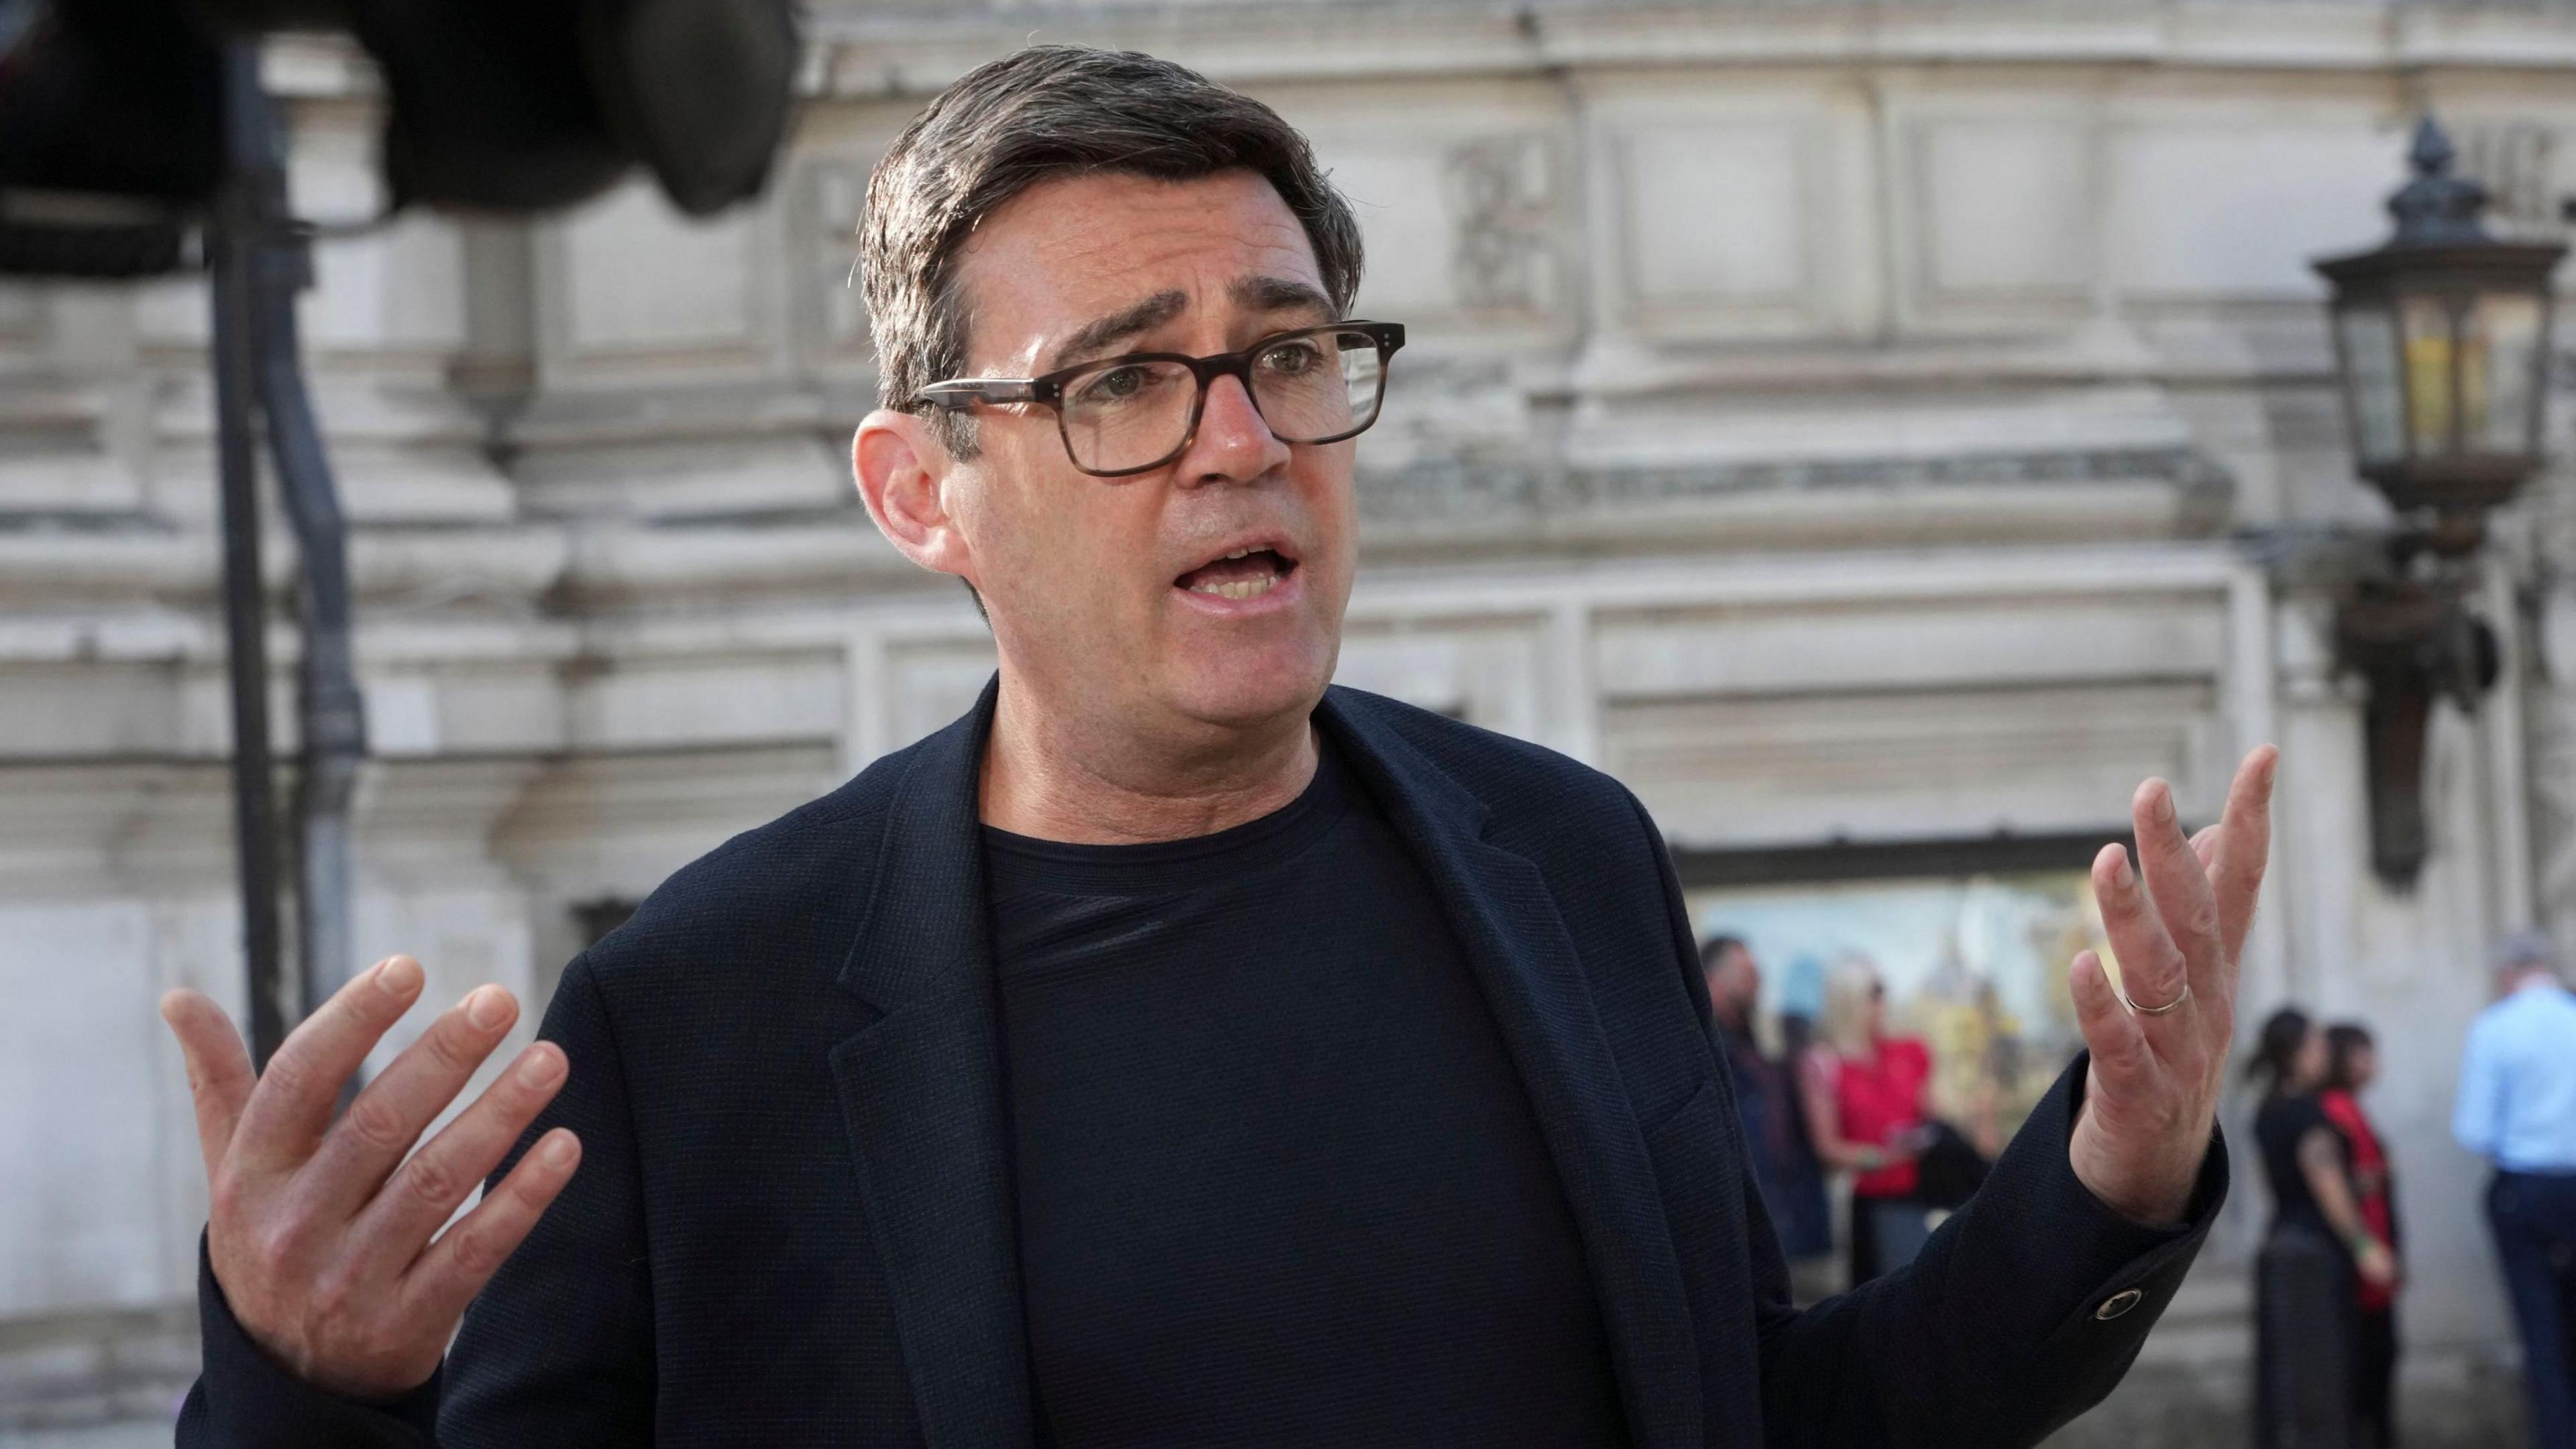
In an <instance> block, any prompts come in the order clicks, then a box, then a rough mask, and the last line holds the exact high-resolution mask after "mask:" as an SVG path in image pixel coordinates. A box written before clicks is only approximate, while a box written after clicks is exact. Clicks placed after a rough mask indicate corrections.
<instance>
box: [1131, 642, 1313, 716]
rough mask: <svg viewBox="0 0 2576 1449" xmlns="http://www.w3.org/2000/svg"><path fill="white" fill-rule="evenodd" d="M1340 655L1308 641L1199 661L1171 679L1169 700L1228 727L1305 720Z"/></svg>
mask: <svg viewBox="0 0 2576 1449" xmlns="http://www.w3.org/2000/svg"><path fill="white" fill-rule="evenodd" d="M1336 652H1337V651H1335V650H1334V649H1332V648H1330V647H1329V646H1324V647H1318V646H1316V645H1314V644H1311V643H1309V644H1307V645H1305V646H1304V647H1297V648H1286V649H1277V648H1274V649H1253V650H1240V651H1229V652H1228V654H1226V655H1224V656H1220V657H1214V658H1209V657H1201V658H1200V659H1197V660H1195V661H1191V667H1189V668H1187V670H1186V672H1185V673H1184V675H1183V676H1182V677H1181V678H1178V679H1175V680H1173V681H1172V686H1171V688H1170V689H1169V690H1168V691H1167V692H1166V698H1168V699H1169V700H1170V701H1171V702H1172V704H1173V705H1174V706H1175V707H1176V708H1177V709H1178V710H1179V711H1180V712H1181V713H1182V714H1185V715H1187V716H1189V717H1190V718H1192V719H1196V720H1201V721H1204V722H1206V723H1208V724H1211V725H1217V726H1221V727H1224V728H1227V729H1250V728H1255V727H1257V726H1260V725H1262V724H1266V723H1269V722H1272V721H1275V720H1280V719H1285V718H1295V719H1303V718H1305V717H1306V716H1307V715H1308V714H1311V713H1313V712H1314V708H1315V705H1316V703H1317V702H1318V701H1320V700H1321V699H1322V698H1323V697H1324V687H1325V686H1326V685H1328V684H1330V683H1332V679H1333V656H1334V654H1335V653H1336Z"/></svg>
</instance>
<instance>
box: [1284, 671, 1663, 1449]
mask: <svg viewBox="0 0 2576 1449" xmlns="http://www.w3.org/2000/svg"><path fill="white" fill-rule="evenodd" d="M1316 721H1317V723H1318V724H1320V725H1321V726H1322V727H1323V728H1324V729H1325V730H1326V731H1327V732H1328V733H1329V734H1330V735H1331V736H1332V738H1333V739H1334V741H1335V742H1336V743H1337V744H1340V745H1341V746H1343V747H1344V750H1345V752H1346V754H1347V755H1348V757H1349V758H1350V759H1351V761H1352V763H1353V766H1354V768H1356V769H1358V770H1359V771H1360V773H1361V776H1362V778H1363V779H1364V780H1366V782H1367V783H1368V785H1369V786H1370V791H1371V794H1372V795H1373V796H1374V797H1375V798H1376V799H1377V801H1378V803H1379V806H1380V808H1382V809H1384V810H1385V811H1386V813H1387V817H1388V819H1389V820H1390V821H1391V822H1392V823H1393V824H1394V826H1395V828H1396V831H1397V833H1398V834H1399V835H1401V836H1402V837H1403V838H1404V841H1405V843H1406V845H1407V846H1408V847H1409V848H1410V849H1411V850H1412V852H1413V855H1414V859H1415V860H1416V862H1417V863H1419V864H1420V865H1421V866H1422V868H1423V871H1424V874H1425V875H1426V876H1428V877H1429V878H1430V881H1431V884H1432V888H1433V889H1434V890H1436V891H1437V892H1438V893H1439V894H1440V897H1441V901H1442V904H1443V905H1444V906H1445V907H1446V909H1447V911H1448V914H1449V917H1450V921H1451V923H1452V924H1453V925H1454V926H1455V927H1456V929H1457V930H1458V933H1459V945H1460V947H1461V948H1462V949H1463V950H1464V951H1465V953H1466V956H1467V959H1468V961H1469V962H1470V963H1471V965H1472V968H1473V969H1474V971H1475V973H1476V979H1477V984H1478V985H1479V986H1480V987H1481V988H1482V989H1483V991H1484V994H1485V998H1486V1001H1487V1003H1488V1004H1489V1005H1490V1006H1491V1008H1492V1010H1493V1013H1494V1020H1495V1022H1496V1023H1497V1024H1498V1025H1499V1026H1500V1028H1501V1031H1502V1035H1503V1040H1504V1043H1505V1045H1506V1047H1507V1048H1508V1050H1509V1051H1510V1053H1511V1057H1512V1061H1513V1064H1514V1065H1515V1066H1516V1067H1517V1068H1518V1069H1519V1072H1520V1076H1521V1082H1522V1085H1523V1087H1524V1089H1525V1090H1527V1092H1528V1093H1529V1099H1530V1106H1531V1108H1532V1110H1533V1111H1534V1112H1535V1114H1536V1116H1537V1119H1538V1124H1539V1130H1540V1133H1541V1135H1542V1136H1544V1137H1545V1139H1546V1141H1547V1146H1548V1151H1549V1153H1550V1155H1551V1156H1552V1157H1553V1158H1554V1160H1555V1163H1556V1169H1557V1174H1558V1176H1559V1178H1560V1180H1561V1181H1562V1183H1563V1185H1564V1188H1565V1196H1566V1200H1567V1203H1568V1204H1569V1205H1570V1207H1571V1208H1572V1210H1573V1213H1574V1219H1575V1222H1576V1224H1577V1225H1578V1227H1579V1229H1580V1231H1581V1232H1582V1234H1583V1239H1584V1247H1585V1255H1586V1261H1587V1262H1588V1264H1589V1266H1590V1268H1591V1271H1592V1279H1593V1286H1594V1291H1595V1293H1596V1294H1597V1296H1598V1297H1599V1299H1600V1303H1601V1309H1602V1315H1603V1318H1604V1320H1605V1322H1606V1324H1607V1327H1608V1330H1609V1335H1610V1349H1611V1354H1612V1356H1613V1359H1614V1360H1615V1362H1616V1364H1617V1368H1618V1376H1619V1385H1620V1396H1621V1401H1622V1405H1623V1407H1624V1408H1625V1410H1626V1412H1627V1417H1628V1430H1629V1434H1630V1437H1631V1438H1632V1439H1633V1441H1634V1442H1635V1443H1637V1444H1639V1445H1641V1446H1645V1445H1673V1446H1680V1445H1685V1444H1687V1445H1698V1444H1700V1443H1701V1442H1702V1440H1701V1402H1700V1384H1699V1368H1698V1357H1699V1356H1698V1352H1697V1348H1696V1342H1695V1339H1694V1337H1693V1334H1692V1328H1691V1318H1690V1305H1689V1299H1688V1296H1687V1293H1686V1290H1685V1288H1684V1285H1683V1281H1682V1276H1681V1266H1680V1262H1679V1260H1678V1259H1677V1258H1676V1257H1675V1255H1674V1252H1673V1244H1672V1236H1671V1232H1670V1230H1669V1228H1668V1226H1667V1225H1666V1223H1665V1221H1664V1216H1663V1207H1662V1201H1661V1198H1660V1196H1659V1194H1658V1192H1657V1189H1656V1184H1655V1175H1654V1167H1653V1164H1652V1162H1651V1161H1650V1159H1649V1158H1648V1157H1647V1154H1646V1143H1645V1138H1644V1136H1643V1134H1642V1133H1641V1132H1640V1131H1639V1129H1638V1124H1637V1120H1636V1114H1635V1112H1634V1111H1633V1110H1632V1109H1631V1108H1630V1106H1629V1103H1628V1100H1627V1093H1626V1091H1625V1089H1624V1088H1623V1087H1622V1086H1621V1083H1620V1077H1619V1069H1618V1065H1617V1063H1616V1062H1615V1061H1613V1060H1612V1058H1611V1055H1610V1045H1609V1042H1608V1039H1607V1038H1606V1037H1605V1036H1604V1035H1603V1033H1602V1030H1601V1024H1600V1020H1599V1018H1598V1017H1597V1016H1596V1015H1595V1013H1594V1011H1593V1006H1592V996H1591V993H1590V991H1589V990H1588V989H1587V988H1586V986H1585V984H1584V980H1583V973H1582V966H1581V963H1580V961H1579V960H1578V959H1577V958H1576V955H1575V951H1574V943H1573V941H1572V939H1571V938H1570V937H1568V935H1567V934H1566V930H1565V922H1564V919H1563V918H1562V917H1561V916H1560V915H1558V913H1557V909H1556V902H1555V900H1554V898H1553V897H1552V896H1551V895H1550V894H1549V892H1548V886H1547V882H1546V881H1545V880H1544V879H1543V878H1542V877H1541V876H1540V875H1539V871H1538V867H1536V866H1535V865H1532V864H1531V863H1530V862H1529V860H1528V859H1527V858H1525V857H1523V856H1520V855H1516V854H1514V853H1512V852H1511V851H1508V850H1504V849H1502V848H1500V847H1498V846H1495V845H1492V844H1490V843H1488V842H1487V841H1486V840H1485V839H1484V838H1483V831H1484V827H1485V824H1486V820H1487V811H1486V809H1485V806H1484V803H1483V802H1482V801H1480V800H1478V799H1476V798H1475V797H1474V796H1473V795H1471V794H1469V793H1468V792H1467V791H1466V790H1465V789H1464V788H1463V787H1461V786H1460V785H1458V784H1457V782H1456V781H1454V780H1453V779H1451V778H1450V777H1449V776H1448V775H1447V774H1446V773H1445V772H1443V771H1442V770H1440V769H1439V767H1437V766H1436V765H1434V764H1432V763H1431V761H1430V760H1428V759H1427V758H1425V757H1424V756H1423V755H1422V753H1421V752H1420V751H1419V750H1417V749H1415V748H1414V747H1413V746H1412V745H1410V744H1409V743H1407V742H1406V741H1405V740H1404V739H1403V738H1401V737H1400V736H1399V735H1397V734H1396V733H1395V731H1393V730H1392V729H1389V728H1387V727H1386V726H1385V725H1384V724H1383V723H1381V722H1380V721H1378V720H1376V719H1374V718H1372V717H1371V716H1370V714H1369V713H1368V709H1367V706H1366V705H1365V704H1362V703H1357V702H1354V701H1352V700H1351V699H1350V697H1349V696H1348V694H1347V692H1346V691H1343V690H1340V689H1335V690H1332V691H1330V692H1329V693H1328V694H1327V695H1326V696H1325V700H1324V703H1323V706H1322V707H1321V708H1320V709H1318V710H1317V712H1316Z"/></svg>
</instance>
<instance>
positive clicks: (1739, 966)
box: [1699, 935, 1834, 1262]
mask: <svg viewBox="0 0 2576 1449" xmlns="http://www.w3.org/2000/svg"><path fill="white" fill-rule="evenodd" d="M1699 959H1700V970H1701V973H1702V975H1703V976H1705V977H1706V979H1707V981H1708V1003H1709V1010H1710V1011H1711V1012H1712V1013H1713V1014H1714V1015H1715V1017H1716V1020H1717V1029H1718V1030H1719V1031H1720V1032H1721V1033H1723V1034H1724V1035H1725V1039H1726V1060H1727V1066H1728V1069H1729V1071H1730V1073H1731V1074H1732V1075H1733V1077H1734V1079H1735V1111H1736V1115H1737V1116H1738V1117H1740V1118H1742V1119H1743V1122H1744V1140H1745V1144H1746V1146H1748V1147H1749V1148H1751V1149H1752V1152H1753V1178H1754V1182H1755V1183H1756V1185H1758V1186H1759V1187H1760V1188H1761V1189H1762V1201H1763V1205H1764V1206H1765V1207H1767V1208H1769V1209H1770V1212H1771V1225H1772V1228H1773V1230H1774V1231H1775V1232H1777V1233H1778V1234H1779V1238H1780V1253H1781V1256H1783V1257H1785V1258H1788V1259H1789V1260H1790V1261H1792V1262H1796V1261H1798V1260H1800V1259H1805V1258H1813V1257H1817V1256H1820V1255H1822V1254H1825V1253H1830V1252H1832V1251H1833V1246H1834V1239H1833V1217H1832V1212H1831V1209H1830V1206H1829V1205H1828V1204H1827V1202H1826V1201H1825V1177H1824V1172H1823V1170H1822V1169H1820V1168H1819V1167H1818V1166H1817V1164H1816V1155H1815V1149H1814V1148H1812V1147H1810V1146H1808V1144H1807V1127H1806V1121H1805V1114H1804V1113H1803V1112H1802V1111H1801V1110H1800V1107H1799V1103H1798V1092H1797V1086H1796V1079H1795V1077H1794V1075H1793V1069H1792V1068H1791V1067H1790V1066H1789V1065H1788V1061H1787V1059H1775V1058H1773V1057H1772V1056H1770V1055H1769V1054H1767V1053H1765V1052H1764V1051H1763V1050H1762V1043H1761V1040H1760V1038H1759V1037H1758V1035H1757V1034H1756V1033H1755V1031H1754V1011H1755V1009H1756V1007H1757V1005H1758V1004H1759V1002H1760V1000H1761V997H1762V968H1761V966H1760V965H1759V964H1758V963H1757V962H1756V961H1755V960H1754V957H1753V948H1752V947H1750V946H1747V945H1746V944H1745V943H1744V941H1743V938H1741V937H1738V936H1729V935H1716V936H1711V937H1709V938H1708V940H1707V941H1706V942H1705V943H1703V944H1702V945H1701V946H1700V950H1699Z"/></svg>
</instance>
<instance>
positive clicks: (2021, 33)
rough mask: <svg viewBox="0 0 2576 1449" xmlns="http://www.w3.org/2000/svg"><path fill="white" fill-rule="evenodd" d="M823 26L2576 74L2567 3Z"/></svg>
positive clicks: (1329, 59)
mask: <svg viewBox="0 0 2576 1449" xmlns="http://www.w3.org/2000/svg"><path fill="white" fill-rule="evenodd" d="M811 27H812V34H813V36H814V38H815V40H816V42H817V47H816V50H817V55H816V59H815V61H814V64H813V73H814V79H815V84H816V88H817V89H818V90H819V91H820V92H821V93H823V94H827V95H831V96H836V97H841V98H847V99H913V98H918V97H921V96H926V95H928V94H929V93H931V92H933V91H936V90H937V89H938V88H939V87H940V86H942V85H945V84H946V83H947V82H948V81H949V80H951V79H954V78H955V76H956V75H957V74H959V73H961V72H962V71H963V70H964V69H966V68H967V67H969V66H971V65H973V64H975V63H977V62H979V61H980V60H982V59H984V58H986V57H989V56H991V55H994V54H996V53H1000V52H1003V51H1007V50H1009V49H1012V48H1014V47H1016V46H1018V45H1022V44H1026V43H1028V42H1029V41H1030V40H1031V39H1039V40H1059V41H1067V42H1075V43H1084V44H1098V45H1123V46H1134V47H1138V48H1142V49H1148V50H1152V51H1154V52H1155V53H1157V54H1160V55H1164V56H1167V57H1169V58H1171V59H1175V60H1179V61H1182V62H1184V63H1187V64H1191V65H1194V66H1197V67H1199V68H1201V69H1203V70H1205V71H1207V72H1208V73H1210V74H1211V75H1214V76H1217V77H1219V78H1222V79H1225V80H1228V81H1231V82H1236V83H1252V84H1259V83H1270V82H1295V81H1308V80H1321V81H1351V80H1359V79H1366V78H1369V77H1382V76H1398V75H1402V76H1425V75H1442V74H1450V75H1483V76H1490V75H1530V76H1539V77H1548V76H1555V75H1561V74H1563V73H1565V72H1567V71H1572V70H1590V69H1628V68H1645V69H1663V68H1670V67H1674V66H1690V65H1729V66H1736V65H1909V64H1918V63H1940V64H1955V63H1960V62H1984V63H1993V64H2008V65H2031V64H2039V65H2094V66H2100V65H2112V66H2123V67H2129V66H2138V65H2163V66H2176V67H2186V68H2191V67H2205V68H2216V69H2244V68H2257V69H2291V70H2314V71H2362V72H2390V71H2398V70H2407V69H2418V68H2424V67H2458V68H2476V69H2484V68H2504V69H2514V70H2564V69H2568V68H2571V67H2576V13H2571V12H2570V11H2568V10H2566V9H2564V8H2560V7H2555V6H2547V5H2540V4H2515V5H2501V4H2478V3H2451V4H2407V5H2394V4H2386V3H2375V0H2348V3H2314V0H2252V3H2238V4H2181V3H2171V0H2097V3H2092V4H2081V5H2068V4H2042V3H2038V0H2000V3H1997V0H1989V3H1985V4H1928V3H1927V4H1906V3H1895V4H1868V3H1840V4H1837V3H1800V4H1783V3H1762V0H1738V3H1703V4H1694V5H1688V6H1680V5H1673V4H1670V3H1663V4H1651V3H1624V0H1581V3H1559V4H1544V3H1542V4H1520V5H1510V4H1494V3H1473V4H1469V3H1449V0H1408V3H1405V4H1402V5H1396V4H1388V3H1383V0H1378V3H1351V0H1316V3H1309V4H1297V5H1278V4H1264V5H1250V4H1221V3H1220V4H1206V3H1203V4H1196V5H1190V6H1186V7H1171V6H1168V5H1150V6H1149V5H1143V4H1116V3H1081V4H1053V5H1034V6H1032V5H1017V4H1014V5H1007V6H1005V5H998V4H997V5H985V6H977V5H949V4H937V5H933V4H924V3H906V4H886V5H873V4H841V5H837V6H826V7H820V8H818V9H817V11H816V13H815V14H814V16H813V19H812V22H811ZM891 56H900V57H901V59H900V60H899V61H897V60H892V59H889V57H891Z"/></svg>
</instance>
